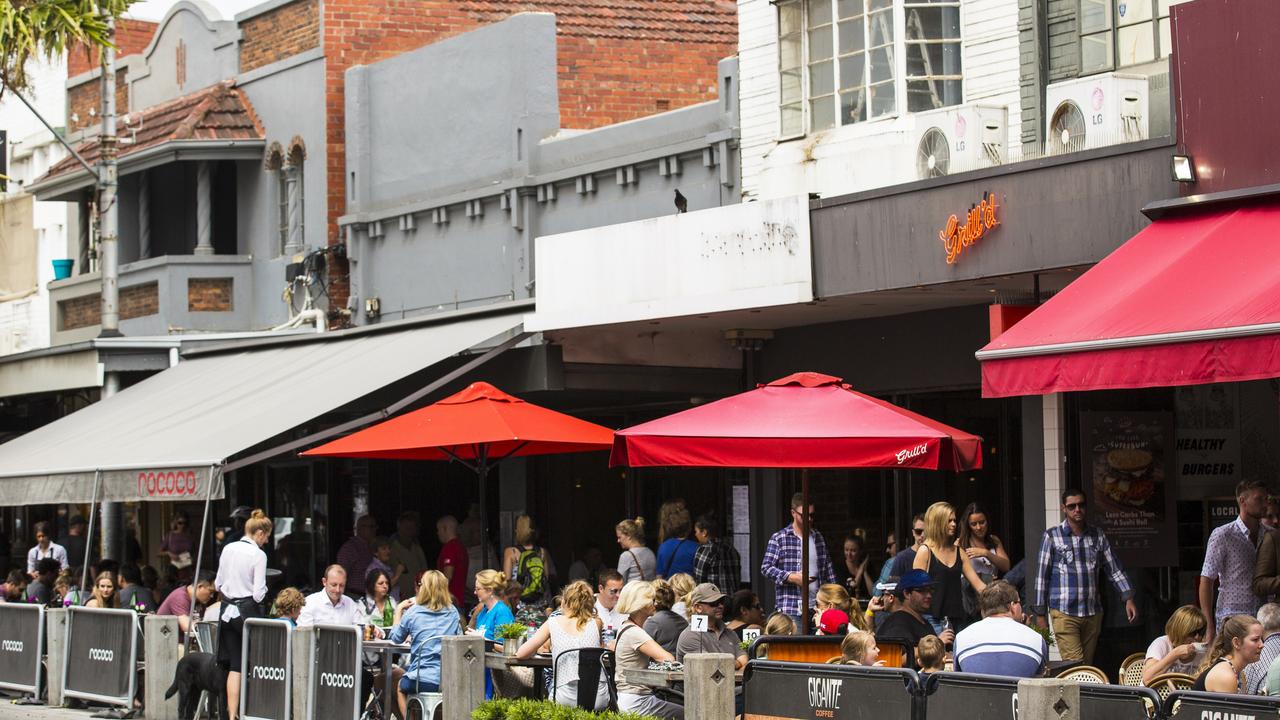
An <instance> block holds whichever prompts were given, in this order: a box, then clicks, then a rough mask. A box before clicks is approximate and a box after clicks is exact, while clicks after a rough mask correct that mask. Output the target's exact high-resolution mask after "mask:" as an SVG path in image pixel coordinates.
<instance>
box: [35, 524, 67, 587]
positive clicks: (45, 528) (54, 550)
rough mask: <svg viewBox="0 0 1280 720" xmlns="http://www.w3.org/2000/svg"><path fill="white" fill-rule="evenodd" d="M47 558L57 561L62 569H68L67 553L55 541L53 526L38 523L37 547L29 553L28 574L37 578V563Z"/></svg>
mask: <svg viewBox="0 0 1280 720" xmlns="http://www.w3.org/2000/svg"><path fill="white" fill-rule="evenodd" d="M45 558H52V559H54V560H57V561H58V563H59V564H60V565H62V569H63V570H66V569H67V551H66V549H65V548H63V547H62V546H61V545H59V544H58V543H56V542H54V541H53V526H52V525H50V524H49V523H47V522H38V523H36V546H35V547H33V548H31V549H30V550H28V551H27V574H28V575H30V576H31V577H32V578H35V576H36V563H38V562H40V561H41V560H44V559H45Z"/></svg>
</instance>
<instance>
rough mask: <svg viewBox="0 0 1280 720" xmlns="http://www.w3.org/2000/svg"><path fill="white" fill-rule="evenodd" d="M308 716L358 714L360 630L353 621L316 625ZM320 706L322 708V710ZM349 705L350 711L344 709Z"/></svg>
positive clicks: (327, 717)
mask: <svg viewBox="0 0 1280 720" xmlns="http://www.w3.org/2000/svg"><path fill="white" fill-rule="evenodd" d="M315 627H316V632H315V644H314V645H313V646H312V648H313V650H312V658H313V661H312V664H311V682H310V688H309V690H308V693H307V695H308V697H307V708H308V714H307V716H308V717H310V718H315V719H316V720H330V718H352V719H353V720H354V718H358V717H360V700H361V697H360V695H361V693H360V690H361V688H360V676H361V670H362V669H363V663H362V662H361V652H360V645H361V642H360V638H361V630H362V629H363V628H360V627H357V626H354V625H316V626H315ZM321 708H323V711H322V710H321ZM346 708H351V710H350V714H348V713H347V711H346V710H345V709H346Z"/></svg>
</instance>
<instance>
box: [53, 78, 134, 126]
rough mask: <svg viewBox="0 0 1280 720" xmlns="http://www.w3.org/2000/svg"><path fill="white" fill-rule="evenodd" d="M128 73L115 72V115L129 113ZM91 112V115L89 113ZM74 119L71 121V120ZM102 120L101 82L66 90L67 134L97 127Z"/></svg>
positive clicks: (89, 81)
mask: <svg viewBox="0 0 1280 720" xmlns="http://www.w3.org/2000/svg"><path fill="white" fill-rule="evenodd" d="M127 77H128V71H127V70H125V69H124V68H119V69H117V70H116V114H117V115H123V114H125V113H127V112H129V83H128V82H127ZM90 110H92V111H93V114H90V113H89V111H90ZM73 117H74V118H75V120H74V121H73V120H72V118H73ZM101 119H102V81H101V80H100V79H98V78H94V79H92V80H88V81H85V82H82V83H80V84H79V85H76V86H75V87H73V88H70V89H68V90H67V132H74V131H76V130H83V129H84V128H87V127H91V126H93V125H97V124H98V121H100V120H101Z"/></svg>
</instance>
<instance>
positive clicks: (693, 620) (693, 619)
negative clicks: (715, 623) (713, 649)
mask: <svg viewBox="0 0 1280 720" xmlns="http://www.w3.org/2000/svg"><path fill="white" fill-rule="evenodd" d="M689 629H690V630H692V631H694V632H706V631H707V616H706V615H691V616H689Z"/></svg>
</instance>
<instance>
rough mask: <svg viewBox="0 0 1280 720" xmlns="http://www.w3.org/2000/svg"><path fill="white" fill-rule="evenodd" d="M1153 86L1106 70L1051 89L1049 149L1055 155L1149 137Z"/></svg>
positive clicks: (1140, 78)
mask: <svg viewBox="0 0 1280 720" xmlns="http://www.w3.org/2000/svg"><path fill="white" fill-rule="evenodd" d="M1148 94H1149V90H1148V84H1147V78H1146V77H1145V76H1142V75H1127V74H1123V73H1104V74H1102V75H1091V76H1089V77H1083V78H1077V79H1075V80H1068V81H1065V82H1060V83H1054V84H1052V85H1050V86H1049V87H1048V88H1047V90H1046V93H1045V95H1046V103H1045V106H1046V108H1047V109H1048V113H1046V120H1047V123H1046V128H1045V151H1046V152H1047V153H1048V154H1050V155H1057V154H1060V153H1064V152H1074V151H1076V150H1087V149H1089V148H1095V147H1103V146H1106V145H1115V144H1117V143H1122V142H1132V141H1134V140H1144V139H1146V138H1147V137H1148V134H1147V133H1148V129H1149V128H1148V117H1149V105H1148Z"/></svg>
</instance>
